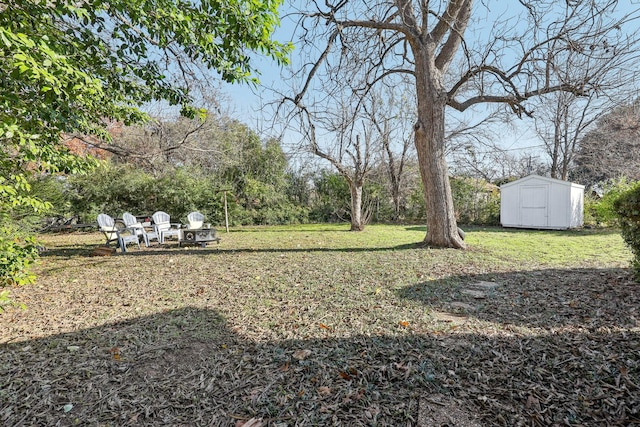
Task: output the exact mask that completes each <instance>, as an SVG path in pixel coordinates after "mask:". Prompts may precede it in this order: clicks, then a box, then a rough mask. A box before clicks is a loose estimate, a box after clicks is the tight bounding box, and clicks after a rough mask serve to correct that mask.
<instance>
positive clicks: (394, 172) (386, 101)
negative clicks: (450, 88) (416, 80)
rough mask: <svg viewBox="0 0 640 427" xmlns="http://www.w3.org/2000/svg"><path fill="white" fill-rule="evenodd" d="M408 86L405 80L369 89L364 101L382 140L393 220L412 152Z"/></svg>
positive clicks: (412, 115) (398, 209)
mask: <svg viewBox="0 0 640 427" xmlns="http://www.w3.org/2000/svg"><path fill="white" fill-rule="evenodd" d="M409 90H410V88H409V87H408V86H407V85H406V83H403V84H402V85H398V86H396V87H394V88H389V87H382V88H381V89H380V90H372V91H371V92H370V95H371V97H370V104H364V105H363V106H364V110H365V113H366V117H367V120H368V121H370V122H371V123H372V125H373V128H374V129H375V130H376V132H377V135H378V139H379V140H380V142H381V143H382V146H381V147H379V149H380V156H381V160H382V163H383V164H384V167H385V169H386V175H387V178H388V187H389V192H390V193H391V199H392V204H393V217H392V219H393V220H394V221H397V220H398V219H399V218H400V216H401V211H402V205H403V200H402V199H403V197H402V195H403V192H404V191H403V190H404V188H405V180H406V177H405V167H406V164H407V161H409V160H410V159H411V157H412V155H413V154H414V153H413V151H412V149H411V148H412V138H413V125H412V124H413V123H415V103H414V102H413V98H412V97H411V93H410V92H409Z"/></svg>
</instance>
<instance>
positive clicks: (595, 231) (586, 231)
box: [405, 224, 620, 237]
mask: <svg viewBox="0 0 640 427" xmlns="http://www.w3.org/2000/svg"><path fill="white" fill-rule="evenodd" d="M458 225H459V227H460V228H461V229H462V230H464V231H465V232H467V233H473V232H474V231H482V232H483V233H510V234H534V233H553V234H555V235H558V236H574V237H575V236H593V235H597V236H603V235H610V234H620V230H618V229H616V228H611V227H607V228H573V229H569V230H552V229H528V228H510V227H506V228H505V227H501V226H497V225H496V226H482V225H465V224H458ZM405 230H407V231H422V232H424V233H426V232H427V227H426V226H409V227H405Z"/></svg>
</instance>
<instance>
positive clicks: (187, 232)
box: [178, 228, 220, 247]
mask: <svg viewBox="0 0 640 427" xmlns="http://www.w3.org/2000/svg"><path fill="white" fill-rule="evenodd" d="M209 242H220V238H219V237H217V236H216V230H215V228H181V229H180V236H179V238H178V244H179V245H180V246H182V245H183V244H192V245H200V246H202V247H205V246H207V243H209Z"/></svg>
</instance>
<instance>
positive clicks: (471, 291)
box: [460, 289, 487, 299]
mask: <svg viewBox="0 0 640 427" xmlns="http://www.w3.org/2000/svg"><path fill="white" fill-rule="evenodd" d="M460 293H462V294H463V295H469V296H470V297H473V298H475V299H485V298H486V297H487V294H486V293H485V292H484V291H479V290H477V289H463V290H461V291H460Z"/></svg>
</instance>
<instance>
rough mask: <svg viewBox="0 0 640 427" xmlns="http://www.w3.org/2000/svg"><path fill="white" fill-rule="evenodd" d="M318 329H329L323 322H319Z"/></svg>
mask: <svg viewBox="0 0 640 427" xmlns="http://www.w3.org/2000/svg"><path fill="white" fill-rule="evenodd" d="M320 329H327V330H329V329H331V328H330V327H328V326H327V325H325V324H324V323H320Z"/></svg>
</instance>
